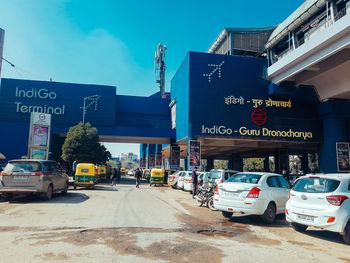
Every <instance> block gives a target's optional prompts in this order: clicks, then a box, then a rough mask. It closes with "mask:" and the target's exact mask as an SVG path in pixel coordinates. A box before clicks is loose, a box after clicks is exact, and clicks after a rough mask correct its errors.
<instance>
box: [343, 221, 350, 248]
mask: <svg viewBox="0 0 350 263" xmlns="http://www.w3.org/2000/svg"><path fill="white" fill-rule="evenodd" d="M343 239H344V241H345V243H346V244H348V245H350V220H349V222H348V223H347V224H346V227H345V229H344V235H343Z"/></svg>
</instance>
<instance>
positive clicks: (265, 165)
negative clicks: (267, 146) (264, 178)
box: [264, 156, 270, 172]
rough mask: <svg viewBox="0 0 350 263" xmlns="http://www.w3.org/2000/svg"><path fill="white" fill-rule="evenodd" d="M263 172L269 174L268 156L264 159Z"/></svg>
mask: <svg viewBox="0 0 350 263" xmlns="http://www.w3.org/2000/svg"><path fill="white" fill-rule="evenodd" d="M264 171H265V172H270V162H269V156H267V157H265V159H264Z"/></svg>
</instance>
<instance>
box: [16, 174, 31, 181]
mask: <svg viewBox="0 0 350 263" xmlns="http://www.w3.org/2000/svg"><path fill="white" fill-rule="evenodd" d="M27 179H28V176H25V175H15V176H13V180H14V181H23V180H27Z"/></svg>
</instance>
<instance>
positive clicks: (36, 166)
mask: <svg viewBox="0 0 350 263" xmlns="http://www.w3.org/2000/svg"><path fill="white" fill-rule="evenodd" d="M40 170H41V165H40V163H37V162H10V163H8V164H7V165H6V167H5V169H4V171H5V172H19V171H25V172H38V171H40Z"/></svg>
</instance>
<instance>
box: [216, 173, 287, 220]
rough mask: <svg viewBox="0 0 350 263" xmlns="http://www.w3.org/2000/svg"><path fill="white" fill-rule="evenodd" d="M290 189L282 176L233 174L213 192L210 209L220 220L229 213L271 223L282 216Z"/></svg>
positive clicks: (271, 174) (229, 215)
mask: <svg viewBox="0 0 350 263" xmlns="http://www.w3.org/2000/svg"><path fill="white" fill-rule="evenodd" d="M289 191H290V186H289V183H288V182H287V180H285V179H284V178H283V176H282V175H279V174H273V173H264V172H243V173H237V174H235V175H234V176H232V177H231V178H230V179H228V181H227V182H225V183H221V184H219V185H218V186H217V187H216V189H215V194H214V207H215V208H216V209H218V210H221V211H222V215H223V216H224V217H228V218H230V217H231V216H232V215H233V213H242V214H253V215H260V216H261V218H262V219H263V220H264V221H265V222H266V223H272V222H273V221H274V220H275V217H276V214H283V213H284V211H285V205H286V202H287V200H288V195H289Z"/></svg>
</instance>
